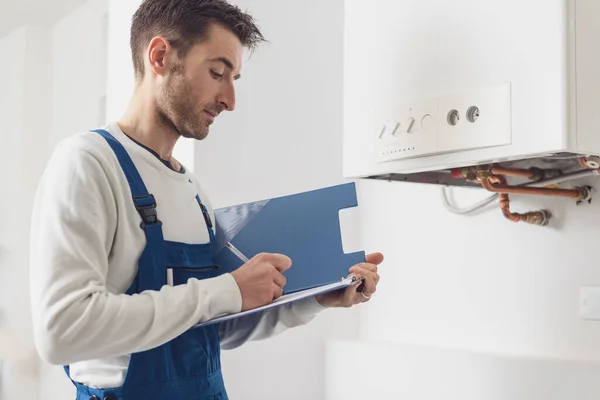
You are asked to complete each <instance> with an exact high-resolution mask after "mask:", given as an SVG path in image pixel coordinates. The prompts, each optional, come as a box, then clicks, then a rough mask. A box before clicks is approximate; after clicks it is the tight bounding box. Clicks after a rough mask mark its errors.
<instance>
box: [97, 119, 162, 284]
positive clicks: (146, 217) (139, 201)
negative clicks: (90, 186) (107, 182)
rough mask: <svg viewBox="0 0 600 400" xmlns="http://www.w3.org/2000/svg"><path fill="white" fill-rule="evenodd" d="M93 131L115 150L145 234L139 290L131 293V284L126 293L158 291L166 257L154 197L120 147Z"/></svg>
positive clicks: (106, 134) (109, 135)
mask: <svg viewBox="0 0 600 400" xmlns="http://www.w3.org/2000/svg"><path fill="white" fill-rule="evenodd" d="M92 132H95V133H98V134H99V135H101V136H102V137H103V138H104V139H105V140H106V141H107V142H108V144H109V145H110V147H111V148H112V150H113V151H114V153H115V156H116V157H117V160H118V161H119V164H120V165H121V169H122V170H123V173H124V174H125V177H126V178H127V183H128V184H129V188H130V189H131V194H132V197H133V203H134V205H135V208H136V209H137V211H138V213H139V214H140V217H141V218H142V221H141V223H140V227H141V228H142V229H143V230H144V232H145V234H146V241H147V242H146V248H145V250H144V253H143V254H142V259H140V262H139V266H138V274H137V277H136V280H137V285H136V286H138V287H137V288H135V289H136V290H133V289H134V287H133V285H132V288H130V290H129V291H128V292H138V293H139V292H141V291H144V290H159V289H160V288H161V287H162V286H163V285H165V284H166V262H165V260H166V257H165V251H164V238H163V234H162V227H161V225H162V222H161V221H160V220H159V219H158V214H157V212H156V200H155V198H154V195H152V194H150V193H148V189H146V185H144V181H143V180H142V177H141V176H140V174H139V172H138V170H137V169H136V167H135V165H134V164H133V161H132V160H131V157H129V154H128V153H127V151H126V150H125V148H124V147H123V145H122V144H121V143H120V142H119V141H118V140H117V139H115V138H114V137H113V136H112V135H111V134H110V133H109V132H107V131H105V130H103V129H96V130H93V131H92ZM149 253H151V254H149ZM148 259H152V260H153V261H154V262H152V263H147V262H144V261H146V260H148ZM152 264H154V265H152ZM157 266H158V268H157ZM135 283H136V282H134V285H135Z"/></svg>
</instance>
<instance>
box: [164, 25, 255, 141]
mask: <svg viewBox="0 0 600 400" xmlns="http://www.w3.org/2000/svg"><path fill="white" fill-rule="evenodd" d="M242 55H243V46H242V44H241V42H240V41H239V39H238V38H237V37H236V36H235V35H234V34H233V33H232V32H231V31H229V30H227V29H225V28H223V27H222V26H220V25H216V24H213V25H212V26H211V28H210V29H209V35H208V39H207V40H206V41H204V42H202V43H200V44H197V45H195V46H194V47H192V49H191V50H190V51H189V52H188V54H187V55H186V57H185V59H183V60H178V61H176V62H175V63H174V64H173V66H172V68H170V71H169V72H167V73H166V74H165V76H164V79H163V80H162V81H161V84H160V88H159V93H158V96H157V99H156V105H157V109H158V112H159V115H160V118H161V119H162V121H163V123H166V124H167V125H170V126H172V127H174V128H175V130H176V131H177V132H178V133H179V134H180V135H181V136H183V137H186V138H195V139H198V140H202V139H204V138H205V137H206V136H207V135H208V130H209V126H210V125H211V124H212V123H213V121H214V120H215V118H216V117H217V116H218V115H219V114H220V113H221V112H222V111H225V110H227V111H233V109H234V108H235V88H234V81H235V80H237V79H238V78H239V73H240V68H241V60H242Z"/></svg>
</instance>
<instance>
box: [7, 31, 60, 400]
mask: <svg viewBox="0 0 600 400" xmlns="http://www.w3.org/2000/svg"><path fill="white" fill-rule="evenodd" d="M48 48H49V46H48V32H47V30H46V29H44V28H40V27H21V28H18V29H16V30H15V31H13V32H12V33H10V34H9V35H7V36H5V37H4V38H3V39H2V40H1V41H0V51H1V52H2V54H8V55H10V60H11V62H10V63H3V64H2V66H0V75H1V76H3V77H5V79H4V82H5V84H4V85H3V89H2V91H1V93H0V110H1V111H0V113H1V115H0V118H1V119H2V121H3V129H2V134H1V140H2V143H3V149H7V151H5V152H4V155H3V157H2V161H0V170H2V171H5V173H4V175H3V177H2V186H1V189H0V210H2V211H0V218H1V219H2V221H3V223H2V224H0V276H1V279H0V299H1V301H0V305H1V306H0V316H1V317H2V318H1V320H0V331H1V332H2V334H0V336H3V340H2V342H0V359H2V358H4V357H8V358H7V362H6V364H5V365H4V367H3V374H2V377H1V378H2V379H1V381H2V390H1V392H0V395H2V396H5V397H7V398H16V397H19V398H24V399H30V398H31V399H34V398H36V397H37V395H38V368H39V366H38V360H37V356H36V354H35V350H34V347H33V338H32V333H31V314H30V307H29V295H28V294H29V292H28V287H29V274H28V271H29V269H28V260H29V241H28V238H29V223H30V209H31V204H32V201H33V196H34V191H35V182H37V179H38V177H39V175H40V173H41V170H42V168H43V158H42V157H41V155H43V154H44V149H45V146H44V135H43V134H42V132H44V128H45V127H47V126H48V125H49V122H50V118H49V116H50V113H49V112H48V109H49V103H50V85H49V84H48V82H49V80H50V74H49V72H48V69H47V68H46V67H45V65H46V63H47V62H49V61H50V51H49V50H48Z"/></svg>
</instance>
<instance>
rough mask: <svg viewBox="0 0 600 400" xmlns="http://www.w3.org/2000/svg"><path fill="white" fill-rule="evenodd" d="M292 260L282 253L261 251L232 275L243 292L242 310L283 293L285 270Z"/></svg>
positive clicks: (264, 302) (259, 305)
mask: <svg viewBox="0 0 600 400" xmlns="http://www.w3.org/2000/svg"><path fill="white" fill-rule="evenodd" d="M291 266H292V260H291V259H290V258H289V257H287V256H284V255H282V254H270V253H261V254H257V255H256V256H255V257H253V258H252V259H250V260H249V261H248V262H247V263H246V264H244V265H242V266H241V267H240V268H238V269H237V270H235V271H233V272H232V273H231V275H232V276H233V278H234V279H235V281H236V282H237V284H238V286H239V288H240V291H241V293H242V311H246V310H250V309H253V308H256V307H261V306H264V305H266V304H269V303H270V302H272V301H273V300H275V299H277V298H279V297H280V296H281V295H282V294H283V287H284V286H285V284H286V279H285V276H283V272H284V271H285V270H287V269H288V268H290V267H291Z"/></svg>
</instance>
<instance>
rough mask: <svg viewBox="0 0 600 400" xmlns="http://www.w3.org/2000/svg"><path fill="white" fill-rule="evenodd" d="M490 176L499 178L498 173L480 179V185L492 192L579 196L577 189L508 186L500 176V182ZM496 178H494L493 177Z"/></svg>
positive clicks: (575, 197) (576, 197)
mask: <svg viewBox="0 0 600 400" xmlns="http://www.w3.org/2000/svg"><path fill="white" fill-rule="evenodd" d="M492 178H500V177H499V176H498V175H495V176H494V177H490V178H482V179H480V183H481V185H482V186H483V187H484V188H485V189H486V190H488V191H490V192H493V193H507V194H532V195H539V196H559V197H570V198H572V199H579V198H580V197H581V195H582V194H581V191H580V190H579V189H549V188H534V187H526V186H519V187H516V186H509V185H507V184H506V180H505V179H504V178H501V179H502V181H501V182H500V183H497V184H494V183H492ZM494 180H496V179H494Z"/></svg>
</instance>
